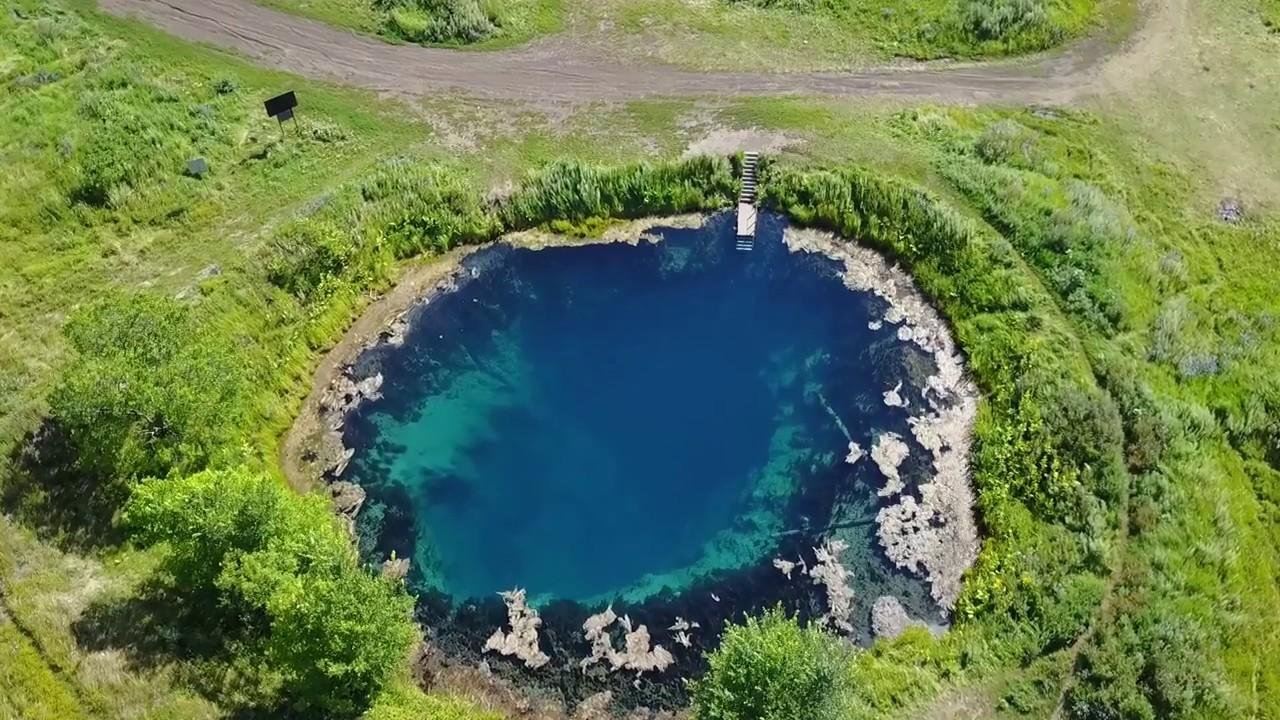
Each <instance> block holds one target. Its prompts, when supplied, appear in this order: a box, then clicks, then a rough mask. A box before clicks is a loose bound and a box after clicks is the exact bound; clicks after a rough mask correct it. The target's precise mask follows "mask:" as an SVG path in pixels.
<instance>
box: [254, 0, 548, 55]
mask: <svg viewBox="0 0 1280 720" xmlns="http://www.w3.org/2000/svg"><path fill="white" fill-rule="evenodd" d="M259 2H261V3H262V4H264V5H270V6H273V7H278V8H280V9H282V10H286V11H289V12H296V13H300V14H304V15H310V16H312V17H315V18H317V19H320V20H324V21H325V22H329V23H333V24H335V25H342V26H345V27H351V28H355V29H358V30H362V31H364V32H371V33H378V34H381V35H383V36H385V37H387V38H388V39H391V40H403V41H406V42H411V43H421V44H424V45H441V46H446V47H448V46H460V45H467V46H477V45H478V46H480V47H505V46H508V45H512V44H515V43H519V42H524V41H526V40H528V39H530V38H532V37H534V36H537V35H545V34H547V33H551V32H555V31H556V30H558V29H559V28H560V25H561V22H562V14H563V10H562V6H561V5H562V0H319V1H314V0H259Z"/></svg>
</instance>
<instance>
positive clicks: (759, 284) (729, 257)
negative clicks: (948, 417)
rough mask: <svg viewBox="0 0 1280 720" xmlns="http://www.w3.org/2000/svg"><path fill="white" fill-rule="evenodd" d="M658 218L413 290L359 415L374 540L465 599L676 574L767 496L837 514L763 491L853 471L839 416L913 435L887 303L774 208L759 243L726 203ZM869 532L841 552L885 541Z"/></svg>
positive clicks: (748, 559) (806, 527)
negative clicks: (428, 292)
mask: <svg viewBox="0 0 1280 720" xmlns="http://www.w3.org/2000/svg"><path fill="white" fill-rule="evenodd" d="M661 234H662V236H663V238H664V240H663V242H661V243H656V244H655V243H641V244H640V245H639V246H631V245H626V244H608V245H592V246H585V247H575V248H550V249H543V250H537V251H534V250H525V249H514V250H513V249H511V248H506V247H503V246H499V247H497V248H494V249H492V250H485V251H481V253H480V254H478V255H477V256H475V257H473V258H472V259H471V261H470V264H472V265H474V266H483V267H484V268H485V269H484V270H483V271H482V272H480V273H478V276H477V277H476V278H475V279H473V280H471V281H469V282H467V283H465V284H463V285H462V286H461V287H460V288H459V289H458V290H456V291H454V292H451V293H448V294H445V295H442V296H439V297H437V298H435V299H433V300H432V301H431V302H430V303H428V304H427V305H426V306H424V307H423V308H421V309H420V310H419V311H417V312H416V314H415V316H414V319H413V322H412V325H411V330H410V332H409V335H408V337H407V340H406V343H405V345H404V346H403V347H402V348H400V349H398V350H395V351H394V352H387V353H382V354H381V355H380V356H379V357H378V358H377V362H378V363H379V364H380V367H381V371H382V372H383V374H384V377H385V383H384V386H383V396H384V397H383V399H382V400H380V401H377V402H374V403H371V404H369V405H367V406H366V407H365V408H364V409H363V410H362V411H361V412H360V413H358V414H357V415H356V416H355V417H354V418H353V419H352V420H351V422H350V423H349V426H348V442H349V444H350V445H351V446H352V447H355V448H356V449H357V452H356V455H355V458H354V460H353V463H352V466H351V470H350V471H349V472H350V478H351V479H353V480H355V481H356V482H359V483H361V484H362V485H364V486H365V487H366V489H367V490H368V491H369V496H370V504H369V506H368V509H366V511H365V512H364V514H363V515H362V518H361V528H362V531H363V533H364V534H365V536H366V537H365V546H366V547H365V550H366V552H369V553H371V554H373V555H375V556H376V555H379V554H386V553H388V552H390V551H391V550H395V551H396V552H397V553H398V554H399V555H401V556H405V555H408V556H410V557H411V558H412V560H413V576H412V578H411V579H412V580H413V581H414V582H416V583H418V584H419V585H420V586H425V587H430V588H434V589H436V590H439V591H441V592H443V593H445V594H446V595H449V596H452V597H454V598H456V599H462V598H468V597H477V598H485V597H492V595H493V593H495V592H497V591H500V590H505V589H509V588H512V587H517V586H518V587H524V588H527V589H528V590H529V593H530V595H531V596H533V597H535V598H541V599H543V600H547V599H550V598H567V599H575V600H586V599H589V598H597V597H600V596H602V595H609V594H611V593H615V592H618V591H619V590H620V589H622V588H625V587H628V586H630V585H631V584H633V583H635V582H637V581H638V580H640V579H641V578H642V577H643V576H645V575H646V574H652V575H662V574H664V573H665V574H669V575H670V577H671V583H670V584H671V585H672V587H673V589H679V586H680V585H681V583H683V582H685V580H681V579H680V575H679V572H678V571H680V570H681V569H682V568H686V567H688V566H690V565H692V564H694V563H697V562H699V561H704V562H705V561H706V560H707V554H706V551H705V550H706V549H705V548H704V545H705V544H706V543H707V542H708V541H710V540H712V539H713V538H715V537H716V536H717V533H720V534H721V535H720V537H721V538H722V539H723V538H724V537H725V535H724V533H726V532H743V533H748V534H749V533H751V532H756V533H757V534H760V533H762V532H764V530H763V528H766V527H767V526H769V522H765V521H762V520H760V519H759V518H761V517H764V515H766V514H769V513H772V514H773V515H774V517H773V519H772V520H771V521H770V522H774V523H777V526H776V527H774V528H773V529H774V530H778V529H779V528H780V529H782V530H790V531H804V532H811V533H815V534H816V532H817V531H818V530H820V529H821V524H823V523H826V522H828V521H829V518H827V517H822V516H820V514H819V515H817V516H815V514H814V513H813V512H810V511H808V510H806V512H805V514H803V515H801V514H799V513H796V512H794V508H789V506H788V503H787V502H786V499H785V498H783V499H782V500H778V498H777V497H776V494H775V496H774V497H773V500H771V501H770V502H769V503H767V504H766V505H765V506H764V507H761V504H760V503H759V502H756V503H755V504H752V502H751V501H750V499H749V494H750V492H751V491H752V489H753V488H759V487H761V486H762V485H769V483H772V485H770V486H771V487H774V488H776V487H778V483H779V482H781V483H782V484H783V485H785V484H786V483H793V484H796V485H797V486H799V485H800V484H801V483H825V484H830V485H831V487H836V486H840V487H844V488H858V487H860V486H859V485H858V483H859V482H860V481H859V479H858V477H855V473H854V471H853V470H852V469H851V468H850V467H849V466H848V465H846V464H844V463H843V457H844V454H845V450H846V446H847V443H848V441H849V437H847V436H846V435H845V432H844V431H843V430H842V429H841V427H840V426H839V424H838V423H837V422H836V421H835V419H834V418H835V417H839V418H840V420H841V421H842V422H843V424H844V425H845V426H846V428H847V429H848V431H849V433H850V435H851V436H852V437H853V439H855V440H857V441H858V442H860V443H861V444H862V445H863V447H864V448H866V447H869V446H870V437H871V433H872V431H873V429H876V428H878V429H893V430H896V431H898V432H903V433H904V434H906V431H905V426H904V425H903V423H902V420H901V419H895V418H894V417H893V416H892V415H891V414H890V413H888V412H887V411H886V408H884V406H883V403H882V401H881V398H880V393H881V392H883V391H884V390H885V389H887V388H888V387H891V386H892V384H893V383H892V381H893V380H894V377H893V374H892V372H893V371H892V370H887V369H886V368H887V367H888V366H890V365H892V363H886V362H885V360H884V358H885V356H886V354H889V355H892V354H893V353H895V352H897V349H898V348H901V345H900V344H899V343H897V342H896V340H895V339H894V338H893V327H892V326H889V327H887V328H886V329H883V330H879V331H876V332H872V331H870V330H869V329H868V320H869V319H871V318H872V317H873V316H878V315H877V313H879V312H881V311H882V310H883V308H882V307H881V306H880V304H879V302H878V301H877V300H875V299H874V298H871V297H869V296H866V295H863V294H858V293H854V292H851V291H849V290H848V289H846V288H845V287H844V286H843V285H842V283H841V281H840V280H839V278H838V277H837V276H836V271H835V270H836V268H835V266H834V265H833V264H832V263H831V262H830V261H828V260H826V259H823V258H818V257H815V256H809V255H804V254H792V253H789V252H787V251H786V249H785V248H784V247H783V246H782V244H781V242H780V236H781V223H780V221H779V220H777V219H776V218H774V217H772V216H765V217H764V218H763V225H762V231H761V237H760V240H759V242H758V244H757V249H756V250H755V251H754V252H751V253H738V252H736V251H735V250H734V249H733V242H732V227H731V224H730V222H729V218H727V217H723V216H722V217H718V218H715V219H713V221H712V222H711V223H710V224H709V225H708V227H706V228H702V229H697V230H663V231H662V233H661ZM784 439H785V440H786V441H785V442H783V440H784ZM780 448H781V449H780ZM863 464H864V465H865V464H867V461H863ZM774 476H776V477H774ZM833 492H834V491H833ZM842 492H845V491H844V490H842ZM859 492H862V493H863V494H864V495H867V496H871V495H873V494H874V492H873V491H872V490H869V489H867V488H862V490H860V491H859ZM874 510H875V508H874V502H870V501H869V502H868V505H867V508H866V514H865V515H863V516H862V517H861V518H860V519H861V520H863V521H866V520H867V519H869V517H870V515H871V514H873V513H874ZM819 512H821V510H820V511H819ZM744 513H754V514H753V515H752V516H751V517H750V518H744V517H743V514H744ZM776 534H777V533H772V534H769V535H768V537H773V536H774V535H776ZM793 534H794V533H793ZM777 537H779V538H781V537H784V536H783V535H777ZM787 537H790V536H787ZM769 542H770V543H773V544H772V545H768V546H767V547H765V548H764V555H762V554H761V550H760V548H761V545H760V542H759V538H757V542H756V543H754V544H750V543H744V545H746V546H748V547H746V548H745V549H731V550H728V551H726V550H725V547H732V546H731V545H729V546H726V545H725V544H724V543H721V544H720V545H718V546H717V549H714V550H713V552H712V555H714V556H715V562H714V563H713V564H714V565H715V566H716V567H718V568H721V569H723V568H726V567H736V566H742V567H746V566H748V565H751V564H758V563H760V562H767V561H768V560H769V558H770V557H772V555H769V554H768V553H771V552H772V551H773V550H774V547H773V545H776V543H774V542H773V541H769ZM872 544H873V541H872V540H871V539H870V538H869V536H868V540H867V546H868V547H864V548H856V549H855V550H853V551H851V553H850V556H851V557H854V558H855V559H856V558H858V557H859V556H865V558H866V562H874V556H875V552H874V548H872V547H870V546H871V545H872ZM734 553H737V554H736V555H735V554H734Z"/></svg>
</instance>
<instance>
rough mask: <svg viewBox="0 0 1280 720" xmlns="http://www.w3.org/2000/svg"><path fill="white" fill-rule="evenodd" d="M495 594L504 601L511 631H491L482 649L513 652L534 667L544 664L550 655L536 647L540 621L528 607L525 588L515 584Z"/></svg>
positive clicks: (548, 660)
mask: <svg viewBox="0 0 1280 720" xmlns="http://www.w3.org/2000/svg"><path fill="white" fill-rule="evenodd" d="M498 594H499V595H501V596H502V601H503V602H505V603H506V604H507V623H508V624H510V625H511V632H509V633H504V632H502V630H501V629H498V630H495V631H493V635H490V636H489V639H488V640H487V641H486V642H485V644H484V652H496V653H499V654H501V655H513V656H515V657H516V658H519V659H520V660H523V661H524V664H525V666H526V667H529V668H532V669H534V670H536V669H538V668H540V667H542V666H543V665H546V664H547V663H548V662H550V661H551V658H550V657H549V656H548V655H547V654H546V653H544V652H542V650H541V649H539V647H538V628H539V627H540V626H541V625H542V618H540V617H538V613H537V611H536V610H534V609H533V608H531V607H529V605H528V603H527V601H526V597H525V591H524V590H522V589H519V588H517V589H515V590H508V591H507V592H503V593H498Z"/></svg>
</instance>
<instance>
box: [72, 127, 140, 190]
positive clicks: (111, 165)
mask: <svg viewBox="0 0 1280 720" xmlns="http://www.w3.org/2000/svg"><path fill="white" fill-rule="evenodd" d="M76 156H77V160H78V163H79V167H80V177H79V180H78V182H77V185H76V188H75V193H74V195H75V197H76V199H78V200H80V201H82V202H85V203H88V204H90V205H97V206H105V205H107V204H108V201H109V199H110V197H111V192H112V191H113V190H115V189H116V188H117V187H119V186H121V185H128V186H131V185H133V184H134V183H135V182H136V181H137V180H138V179H139V178H140V176H141V175H142V168H141V166H140V164H139V160H138V154H137V149H136V148H135V147H133V146H132V145H131V144H130V143H129V142H127V141H126V139H125V138H123V137H120V136H119V134H117V133H113V132H110V131H108V130H106V129H103V130H102V131H100V132H97V133H94V135H93V136H92V137H91V138H90V140H89V142H87V143H86V144H85V145H83V146H81V147H80V148H79V149H78V150H77V151H76Z"/></svg>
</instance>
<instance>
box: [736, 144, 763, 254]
mask: <svg viewBox="0 0 1280 720" xmlns="http://www.w3.org/2000/svg"><path fill="white" fill-rule="evenodd" d="M759 167H760V153H757V152H748V153H743V156H742V190H741V192H739V193H738V238H737V241H736V247H737V248H738V249H739V250H742V251H744V252H746V251H750V250H753V249H755V246H756V215H757V213H756V173H757V172H758V171H759Z"/></svg>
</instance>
